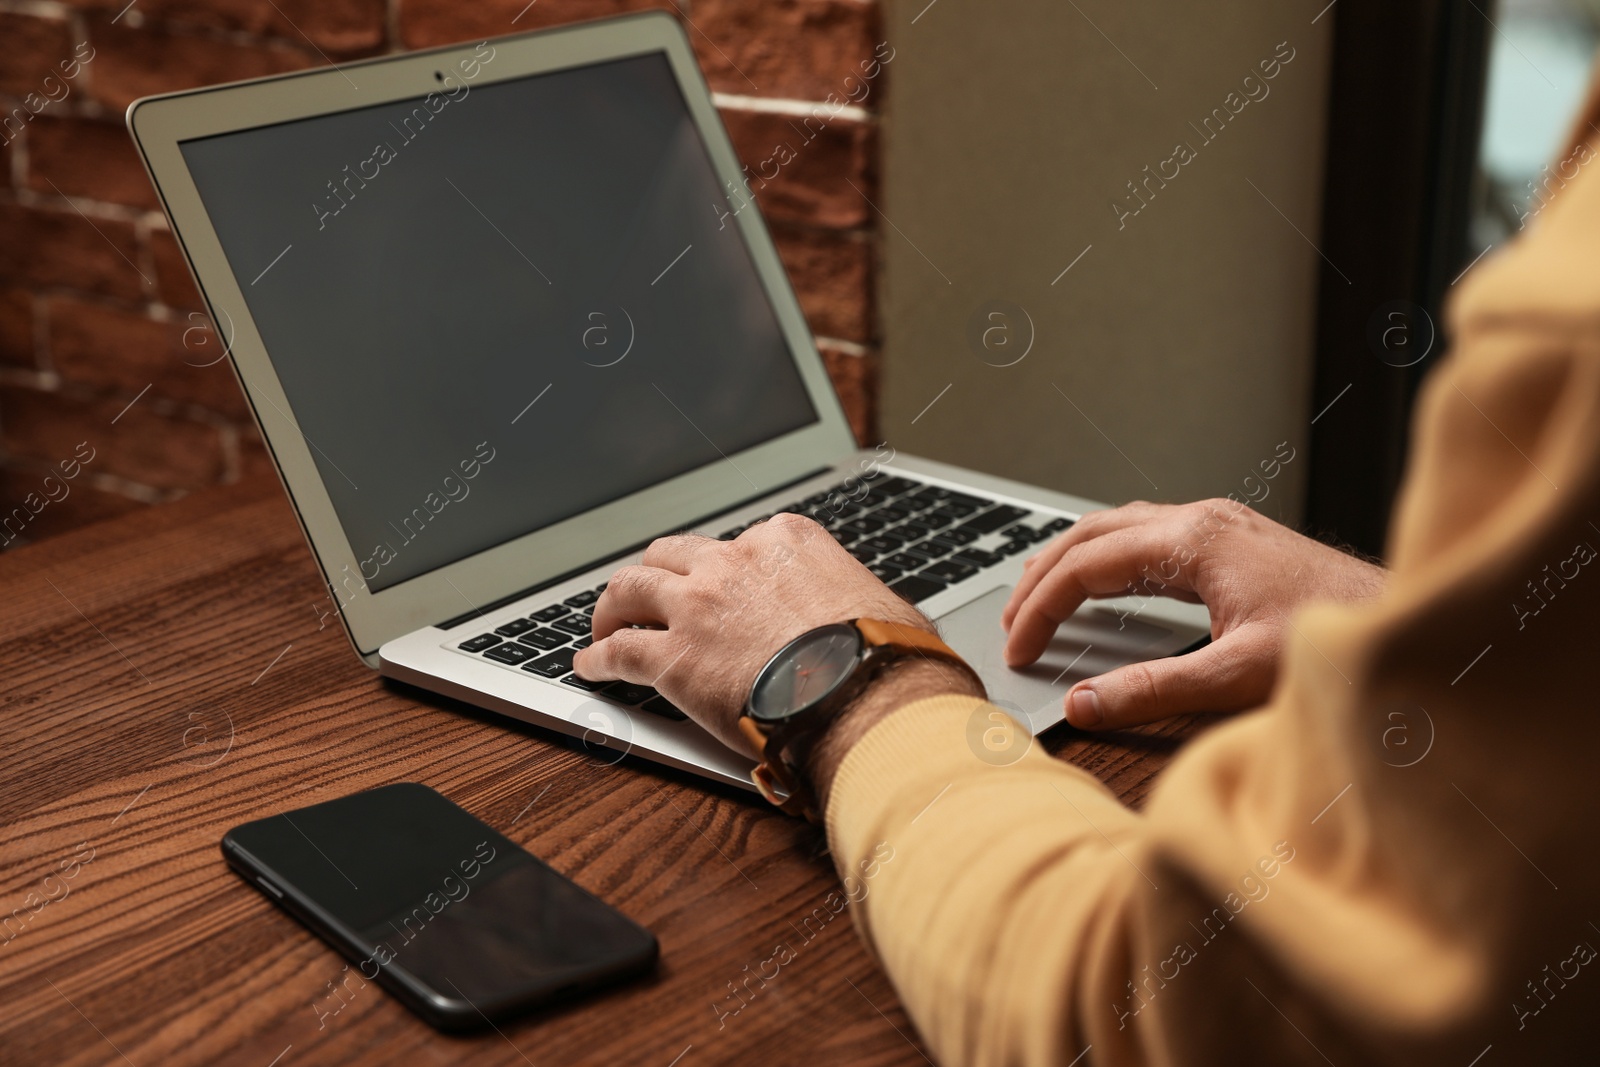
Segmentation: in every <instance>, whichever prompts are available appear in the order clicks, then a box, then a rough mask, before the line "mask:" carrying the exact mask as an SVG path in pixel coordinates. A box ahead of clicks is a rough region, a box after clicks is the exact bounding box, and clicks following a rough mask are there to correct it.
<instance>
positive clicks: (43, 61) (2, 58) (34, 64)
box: [0, 11, 74, 99]
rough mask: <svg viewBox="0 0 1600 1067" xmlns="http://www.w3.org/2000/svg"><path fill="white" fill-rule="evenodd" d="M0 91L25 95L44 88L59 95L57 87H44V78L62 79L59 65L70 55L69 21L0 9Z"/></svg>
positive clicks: (41, 92)
mask: <svg viewBox="0 0 1600 1067" xmlns="http://www.w3.org/2000/svg"><path fill="white" fill-rule="evenodd" d="M0 41H4V42H5V47H3V48H0V94H4V95H6V96H15V97H19V98H20V97H26V96H27V95H28V94H29V93H38V94H39V96H40V98H41V99H44V98H46V95H47V91H48V92H52V93H54V94H55V95H57V96H59V95H60V94H61V90H60V89H56V88H54V87H47V86H46V85H45V83H44V80H45V78H47V77H54V78H55V79H56V82H57V83H61V82H62V81H63V79H62V77H61V75H62V69H61V67H60V66H59V64H61V63H63V62H65V61H68V60H70V59H71V58H72V46H73V43H74V39H73V36H72V24H71V23H70V22H67V21H66V20H65V19H55V18H35V17H34V16H32V15H19V14H16V13H14V12H11V11H0Z"/></svg>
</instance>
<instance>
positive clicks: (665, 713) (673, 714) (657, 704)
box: [643, 697, 689, 720]
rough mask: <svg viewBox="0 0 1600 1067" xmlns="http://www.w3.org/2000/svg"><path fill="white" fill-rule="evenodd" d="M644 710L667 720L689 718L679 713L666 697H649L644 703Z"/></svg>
mask: <svg viewBox="0 0 1600 1067" xmlns="http://www.w3.org/2000/svg"><path fill="white" fill-rule="evenodd" d="M643 707H644V710H645V711H648V712H650V713H651V714H653V715H660V716H662V717H664V718H668V719H679V720H682V719H687V718H688V717H689V716H687V715H685V714H684V713H683V712H681V711H679V710H678V709H677V708H676V707H675V706H673V704H672V702H671V701H669V700H668V699H667V698H666V697H651V698H650V699H649V700H646V701H645V702H644V705H643Z"/></svg>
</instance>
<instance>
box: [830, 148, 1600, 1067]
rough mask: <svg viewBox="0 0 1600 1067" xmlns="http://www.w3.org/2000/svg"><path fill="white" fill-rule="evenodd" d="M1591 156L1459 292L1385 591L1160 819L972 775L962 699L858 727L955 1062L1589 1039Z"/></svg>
mask: <svg viewBox="0 0 1600 1067" xmlns="http://www.w3.org/2000/svg"><path fill="white" fill-rule="evenodd" d="M1594 156H1595V153H1594V152H1593V151H1592V150H1590V149H1588V148H1585V147H1583V146H1580V147H1579V149H1576V150H1575V154H1574V155H1573V156H1572V157H1571V160H1572V162H1571V164H1570V165H1567V166H1563V167H1561V168H1557V173H1559V174H1561V175H1563V176H1565V175H1567V174H1568V173H1569V172H1571V173H1572V175H1573V177H1572V178H1571V179H1570V180H1568V181H1565V182H1564V184H1565V185H1566V186H1567V187H1566V188H1563V189H1561V190H1560V192H1559V194H1558V195H1556V196H1555V197H1554V198H1553V202H1552V203H1550V204H1549V206H1547V207H1544V208H1542V210H1541V211H1540V213H1539V217H1538V218H1536V219H1535V220H1534V225H1533V226H1532V227H1531V228H1530V231H1529V232H1528V233H1527V234H1526V235H1524V236H1523V237H1521V238H1520V239H1519V240H1517V241H1516V242H1514V243H1513V244H1512V245H1511V246H1510V247H1508V248H1507V249H1505V250H1502V251H1500V252H1497V253H1496V254H1495V255H1494V256H1491V257H1489V258H1487V259H1486V260H1485V261H1484V262H1482V263H1481V264H1479V265H1478V266H1477V267H1476V268H1474V270H1473V271H1472V273H1471V275H1470V276H1469V277H1468V278H1467V279H1466V280H1465V281H1464V282H1462V283H1461V284H1462V291H1461V292H1460V293H1458V294H1457V295H1456V298H1455V302H1454V303H1453V305H1452V308H1451V319H1450V322H1451V332H1452V334H1453V336H1454V337H1455V339H1456V344H1455V349H1454V352H1453V354H1452V355H1451V357H1450V359H1449V360H1448V361H1445V362H1443V363H1441V365H1440V366H1439V367H1437V368H1435V370H1434V372H1433V373H1432V375H1431V376H1430V378H1429V381H1428V384H1427V386H1426V388H1425V390H1424V394H1423V396H1422V398H1421V402H1420V404H1419V408H1418V412H1417V417H1416V422H1415V429H1414V441H1413V449H1412V456H1411V464H1410V467H1409V469H1408V474H1407V480H1406V484H1405V485H1404V487H1403V489H1402V493H1401V497H1400V500H1399V503H1398V506H1397V513H1396V517H1395V520H1394V523H1393V526H1392V528H1391V531H1390V557H1391V559H1390V562H1391V565H1392V576H1391V581H1390V587H1389V589H1388V590H1387V592H1386V593H1385V594H1384V596H1383V597H1382V598H1380V599H1379V600H1378V601H1376V602H1372V603H1369V604H1365V605H1361V606H1348V607H1346V606H1337V605H1331V604H1322V605H1312V606H1309V607H1307V608H1305V609H1303V610H1302V611H1301V612H1300V613H1299V614H1298V615H1297V617H1296V620H1295V626H1294V628H1293V630H1292V631H1291V633H1290V635H1289V636H1290V641H1289V644H1288V646H1287V648H1286V650H1285V659H1284V663H1283V665H1282V670H1281V672H1280V678H1279V683H1278V687H1277V689H1276V691H1275V693H1274V695H1273V697H1272V699H1271V700H1270V702H1269V703H1268V704H1267V706H1265V707H1264V708H1261V709H1259V710H1257V711H1254V712H1251V713H1248V714H1246V715H1242V716H1239V717H1237V718H1235V719H1233V720H1231V721H1230V722H1228V723H1225V724H1223V725H1220V726H1218V727H1215V728H1213V729H1212V730H1210V731H1209V732H1207V733H1206V734H1205V735H1204V736H1202V737H1200V738H1199V739H1197V740H1196V741H1194V742H1193V743H1191V744H1190V745H1189V746H1188V747H1187V749H1186V750H1185V751H1184V752H1183V753H1181V754H1180V755H1179V756H1178V758H1177V759H1175V760H1174V761H1173V763H1172V764H1171V766H1170V767H1169V768H1168V769H1167V771H1166V772H1165V773H1164V775H1163V776H1162V779H1161V781H1160V782H1159V783H1158V784H1157V787H1156V789H1155V792H1154V793H1153V795H1152V797H1151V800H1150V803H1149V804H1148V806H1147V807H1146V809H1145V810H1144V811H1143V812H1141V813H1135V812H1133V811H1131V810H1129V809H1127V808H1126V807H1124V806H1123V805H1121V804H1120V803H1119V802H1118V801H1117V800H1116V799H1115V798H1114V797H1113V796H1112V795H1111V794H1110V793H1109V792H1108V791H1107V790H1106V789H1105V788H1104V787H1103V786H1102V785H1101V784H1100V783H1099V782H1097V781H1096V780H1095V779H1094V778H1093V777H1092V776H1090V775H1088V774H1086V773H1084V772H1082V771H1080V770H1078V769H1076V768H1074V767H1072V766H1070V765H1067V764H1065V763H1063V762H1061V761H1059V760H1056V759H1054V758H1052V757H1050V756H1049V755H1048V754H1046V753H1044V752H1042V751H1040V750H1038V749H1037V748H1035V750H1033V751H1030V752H1028V753H1027V754H1026V755H1024V756H1023V757H1022V758H1021V759H1020V760H1017V761H1016V762H1014V763H1012V764H1011V765H1009V766H1005V767H997V766H993V765H991V764H990V763H988V762H985V760H984V759H982V758H980V755H979V754H978V752H977V751H976V750H975V747H974V746H973V745H972V744H969V741H968V736H969V727H970V724H971V722H972V720H973V717H974V716H982V715H985V714H987V713H988V712H989V711H990V710H992V709H990V708H989V706H988V705H985V704H983V703H982V702H980V701H976V700H973V699H971V698H957V697H940V698H935V699H930V700H924V701H920V702H917V703H915V704H912V705H909V706H907V707H904V708H902V709H899V710H898V711H896V712H895V713H894V714H892V715H891V716H889V717H888V718H886V719H885V720H884V721H883V722H881V723H879V724H878V725H877V726H875V727H874V728H873V729H872V730H871V731H870V732H869V733H868V734H867V735H866V736H865V737H864V738H863V739H862V740H861V741H860V742H859V743H858V744H857V745H856V746H855V747H854V748H853V749H852V750H851V752H850V753H849V755H848V756H847V757H846V759H845V761H844V763H843V765H842V767H841V768H840V771H839V774H838V777H837V778H836V780H835V783H834V788H833V792H832V794H831V798H830V802H829V808H828V812H827V825H828V832H829V836H830V840H831V843H832V846H833V849H834V853H835V858H836V862H837V864H838V866H839V869H840V872H841V873H842V874H845V875H849V876H852V877H853V878H855V879H857V880H860V881H861V885H862V889H861V890H860V893H859V895H858V894H852V896H858V901H857V904H856V907H855V911H854V915H855V919H856V923H857V926H858V928H859V930H860V931H861V934H862V936H863V937H864V938H865V940H866V941H867V943H868V945H869V946H870V947H871V949H872V950H873V951H874V952H875V953H876V954H877V955H878V957H879V959H880V960H881V962H882V965H883V967H884V969H885V970H886V972H887V973H888V975H889V977H890V979H891V980H892V981H893V982H894V984H895V987H896V989H897V990H898V992H899V994H900V997H901V1000H902V1003H903V1004H904V1005H905V1007H906V1010H907V1011H908V1013H909V1014H910V1015H911V1017H912V1019H913V1021H914V1022H915V1023H916V1025H917V1027H918V1029H919V1031H920V1032H921V1033H922V1035H923V1036H924V1038H925V1039H926V1041H927V1043H928V1045H929V1047H930V1049H931V1050H932V1051H933V1053H934V1054H935V1056H936V1058H937V1059H938V1061H939V1062H940V1063H942V1064H947V1065H956V1064H1063V1065H1066V1064H1075V1063H1080V1062H1081V1063H1084V1064H1088V1063H1094V1064H1162V1065H1166V1064H1171V1065H1178V1064H1213V1063H1215V1064H1221V1063H1230V1064H1232V1063H1273V1064H1280V1063H1281V1064H1287V1063H1309V1064H1323V1063H1329V1064H1337V1065H1339V1067H1345V1065H1347V1064H1356V1063H1373V1062H1382V1063H1391V1062H1392V1063H1405V1064H1435V1063H1437V1064H1449V1065H1452V1067H1466V1065H1467V1064H1469V1063H1477V1062H1478V1060H1477V1059H1475V1057H1480V1056H1482V1057H1485V1058H1484V1059H1483V1061H1482V1062H1483V1064H1484V1067H1491V1065H1492V1064H1493V1063H1535V1062H1575V1060H1574V1058H1573V1057H1575V1056H1576V1055H1577V1050H1579V1049H1585V1050H1588V1051H1587V1052H1586V1053H1585V1056H1586V1057H1587V1056H1589V1055H1592V1050H1593V1048H1594V1042H1595V1039H1596V1027H1597V1026H1600V1024H1597V1023H1595V1022H1594V1021H1593V1020H1594V1018H1595V1016H1594V1013H1593V1011H1592V1006H1593V1004H1594V998H1597V997H1600V974H1595V975H1592V976H1591V975H1589V974H1588V972H1589V971H1600V968H1593V967H1588V966H1587V965H1588V964H1589V963H1590V962H1591V961H1592V960H1594V959H1595V958H1596V952H1595V948H1594V946H1595V945H1600V926H1597V925H1595V923H1597V922H1600V907H1596V906H1594V905H1593V902H1594V901H1595V900H1596V899H1600V860H1596V859H1595V858H1594V856H1593V854H1592V850H1591V849H1590V848H1589V847H1588V843H1587V840H1586V838H1585V836H1584V835H1585V833H1586V830H1587V828H1589V827H1592V826H1593V825H1595V822H1596V818H1597V816H1600V810H1597V809H1600V790H1596V789H1594V788H1593V785H1592V781H1593V778H1594V772H1593V770H1592V768H1591V766H1590V764H1591V762H1592V760H1593V754H1594V753H1595V752H1596V751H1597V750H1600V718H1597V716H1596V715H1595V713H1594V712H1595V707H1596V701H1595V697H1594V692H1595V690H1596V687H1597V684H1600V672H1597V670H1596V649H1597V648H1600V566H1596V565H1594V560H1595V558H1596V551H1595V548H1596V546H1600V177H1597V176H1596V175H1594V174H1592V173H1589V171H1590V170H1593V169H1597V168H1600V164H1596V163H1591V162H1590V161H1591V160H1592V159H1593V158H1594ZM1590 909H1592V910H1590ZM1591 920H1592V921H1591ZM1585 983H1587V986H1585ZM1585 1001H1587V1003H1584V1002H1585ZM1491 1050H1492V1051H1491ZM1080 1057H1081V1058H1082V1059H1081V1060H1080Z"/></svg>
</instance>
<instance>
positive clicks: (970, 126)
mask: <svg viewBox="0 0 1600 1067" xmlns="http://www.w3.org/2000/svg"><path fill="white" fill-rule="evenodd" d="M1323 3H1325V0H1316V2H1313V3H1301V2H1298V0H1296V2H1291V3H1287V4H1285V3H1279V2H1275V3H1267V2H1262V0H1253V2H1246V0H1224V2H1222V3H1217V4H1207V5H1191V4H1178V3H1170V2H1169V3H1164V4H1163V3H1153V2H1143V3H1128V2H1122V3H1113V2H1111V0H935V2H934V3H933V4H932V5H931V6H930V5H928V2H927V0H890V2H889V4H888V8H887V12H886V20H885V27H884V37H885V39H886V40H887V41H888V42H889V43H890V44H891V45H892V46H893V47H894V48H895V56H894V59H893V63H892V66H891V68H890V71H891V76H892V78H893V82H892V85H891V87H890V92H889V94H888V104H887V116H886V119H885V122H884V127H883V136H884V155H883V168H884V173H883V183H882V186H881V191H880V198H879V200H878V201H877V207H878V208H879V209H881V211H882V212H883V216H884V217H885V218H886V219H887V220H888V224H887V225H885V226H882V227H880V233H881V235H882V236H881V241H882V261H881V271H882V275H881V279H880V281H881V286H882V292H881V296H882V303H881V307H882V316H883V317H882V323H881V329H882V334H883V337H884V346H885V347H884V365H883V382H882V396H881V414H880V419H881V426H882V430H883V436H884V437H886V438H887V440H888V441H889V442H890V443H891V444H893V445H894V446H895V447H897V448H899V449H901V450H904V451H909V452H913V453H918V454H922V455H926V456H929V457H932V458H935V459H941V460H946V461H949V462H956V463H963V464H966V465H968V466H971V467H975V468H978V469H980V470H985V471H990V472H993V473H996V474H1002V475H1006V476H1009V477H1013V478H1019V479H1023V480H1026V481H1030V482H1035V483H1038V484H1041V485H1046V486H1050V487H1052V488H1057V489H1062V490H1066V491H1070V492H1074V493H1078V494H1081V495H1084V496H1089V497H1093V498H1097V499H1102V500H1107V501H1112V502H1121V501H1127V500H1132V499H1138V498H1143V499H1154V500H1170V501H1179V500H1186V499H1192V498H1197V497H1202V496H1212V495H1215V496H1222V495H1227V494H1229V493H1235V494H1237V495H1239V496H1240V497H1241V498H1246V497H1254V498H1258V499H1260V500H1261V501H1262V502H1261V504H1260V505H1259V506H1260V507H1261V509H1262V510H1263V511H1266V512H1267V513H1268V514H1272V515H1274V516H1277V517H1279V518H1283V519H1286V520H1289V521H1294V520H1296V519H1297V518H1298V516H1299V514H1300V510H1301V504H1302V500H1303V496H1304V478H1305V474H1306V470H1307V464H1306V462H1305V458H1306V441H1307V440H1308V434H1309V425H1310V420H1311V418H1312V416H1313V414H1315V413H1313V412H1311V411H1310V410H1309V407H1310V382H1311V377H1310V368H1311V345H1312V332H1313V326H1314V321H1315V295H1316V279H1317V270H1318V267H1319V265H1320V263H1321V260H1320V259H1319V255H1320V254H1319V253H1318V252H1317V251H1316V249H1315V248H1314V247H1313V245H1312V242H1315V241H1316V240H1317V237H1318V224H1319V203H1320V187H1321V172H1322V162H1323V148H1322V144H1323V114H1324V107H1325V103H1326V86H1327V77H1328V52H1329V46H1330V44H1331V40H1332V36H1331V35H1332V21H1333V18H1334V16H1335V12H1332V11H1330V12H1328V13H1327V14H1326V15H1324V16H1322V17H1321V18H1319V19H1318V20H1317V21H1316V22H1313V21H1312V20H1313V18H1314V17H1316V16H1317V15H1318V12H1319V10H1320V9H1321V8H1322V5H1323ZM1091 20H1092V22H1091ZM1291 54H1292V58H1290V59H1289V60H1288V62H1286V63H1285V62H1283V57H1288V56H1291ZM1274 60H1276V62H1277V67H1276V68H1275V70H1276V76H1275V77H1272V78H1271V79H1266V78H1264V77H1263V76H1262V71H1261V70H1260V69H1259V64H1260V63H1261V62H1263V61H1266V62H1267V63H1268V69H1269V71H1271V70H1273V69H1274V68H1273V67H1272V63H1273V61H1274ZM1251 75H1254V78H1253V80H1251V81H1250V82H1248V83H1247V82H1246V80H1245V79H1246V78H1247V77H1248V76H1251ZM1230 94H1236V95H1233V96H1230ZM1252 96H1253V97H1256V98H1258V99H1252V98H1251V97H1252ZM1213 109H1218V111H1219V112H1220V114H1221V115H1222V116H1224V117H1225V118H1226V122H1223V121H1222V120H1221V119H1219V118H1216V117H1212V119H1211V123H1210V126H1209V127H1207V128H1206V129H1208V130H1209V131H1210V132H1211V136H1212V138H1213V139H1211V140H1209V141H1208V140H1207V139H1206V137H1205V136H1204V131H1203V130H1202V129H1200V127H1202V126H1203V125H1204V120H1205V119H1206V118H1207V117H1208V116H1212V112H1213ZM1235 109H1237V114H1234V113H1232V112H1233V110H1235ZM1191 123H1193V125H1192V126H1191V125H1190V124H1191ZM1180 144H1183V145H1187V146H1188V148H1189V150H1190V151H1191V152H1192V158H1187V162H1185V161H1184V160H1185V158H1186V157H1187V156H1188V154H1189V153H1175V149H1176V148H1177V146H1179V145H1180ZM1169 160H1171V162H1166V161H1169ZM1146 166H1148V167H1149V168H1150V171H1149V172H1146V171H1145V169H1144V168H1145V167H1146ZM1174 171H1176V176H1175V177H1174V176H1172V175H1173V174H1174ZM1163 174H1164V175H1165V176H1166V177H1165V178H1164V179H1163V178H1162V177H1161V175H1163ZM1150 175H1156V177H1150ZM1135 179H1137V180H1138V181H1139V182H1140V183H1141V185H1140V190H1141V192H1143V194H1144V204H1143V206H1142V207H1141V209H1140V210H1139V211H1138V213H1137V214H1128V215H1122V214H1121V211H1128V212H1131V211H1132V209H1133V208H1135V207H1140V205H1141V200H1139V199H1136V198H1135V197H1134V194H1133V193H1132V192H1130V190H1129V187H1128V184H1127V183H1129V182H1130V181H1133V180H1135ZM1163 180H1164V181H1165V185H1164V187H1163V186H1162V184H1161V182H1162V181H1163ZM1114 202H1120V203H1122V204H1123V205H1124V206H1123V208H1122V209H1120V210H1119V209H1118V208H1115V207H1114V206H1113V203H1114ZM1085 249H1088V250H1087V251H1085ZM1080 256H1081V258H1080ZM1069 264H1070V265H1071V269H1070V270H1067V271H1066V273H1065V274H1062V271H1063V270H1064V269H1066V268H1067V267H1068V266H1069ZM996 316H998V317H996ZM1030 333H1031V335H1032V337H1031V339H1032V346H1031V349H1030V348H1027V347H1026V346H1027V342H1028V341H1029V339H1030ZM1024 352H1026V354H1025V355H1024V354H1023V353H1024ZM1019 358H1020V361H1018V362H1014V363H1012V362H1011V361H1013V360H1019ZM1006 363H1011V365H1009V366H1002V365H999V364H1006ZM947 386H948V389H947V388H946V387H947ZM936 397H937V398H938V399H937V400H936V401H935V398H936ZM930 402H932V406H931V407H929V404H930ZM1282 442H1288V445H1287V447H1283V448H1280V443H1282ZM1290 449H1292V450H1293V455H1294V456H1295V458H1294V459H1293V460H1292V461H1290V462H1288V463H1286V464H1278V465H1274V466H1271V467H1270V468H1269V469H1271V470H1272V471H1274V472H1275V474H1276V477H1275V478H1274V479H1272V480H1271V481H1263V480H1259V479H1260V474H1261V472H1260V469H1259V468H1260V464H1262V463H1263V462H1264V461H1265V462H1268V463H1270V462H1271V461H1272V460H1274V459H1275V458H1277V459H1281V458H1282V457H1283V456H1287V455H1289V454H1290ZM1252 473H1255V474H1256V475H1257V479H1258V480H1254V481H1251V482H1249V483H1246V481H1245V479H1246V478H1247V477H1249V476H1250V475H1251V474H1252Z"/></svg>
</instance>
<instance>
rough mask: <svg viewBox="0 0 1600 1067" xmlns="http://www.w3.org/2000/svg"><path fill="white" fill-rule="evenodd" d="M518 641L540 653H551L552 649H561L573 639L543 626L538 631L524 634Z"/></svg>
mask: <svg viewBox="0 0 1600 1067" xmlns="http://www.w3.org/2000/svg"><path fill="white" fill-rule="evenodd" d="M517 640H518V641H521V642H522V643H523V644H525V645H527V646H528V647H529V648H537V649H538V650H539V651H540V652H549V651H550V650H551V649H552V648H560V647H561V646H562V645H564V644H566V643H567V642H568V641H570V640H572V638H570V637H568V636H567V635H566V634H564V633H560V632H558V631H556V630H552V629H550V627H548V626H541V627H539V628H538V629H536V630H531V631H529V632H528V633H525V634H523V635H522V636H521V637H519V638H517Z"/></svg>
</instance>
